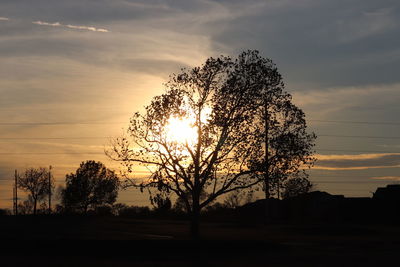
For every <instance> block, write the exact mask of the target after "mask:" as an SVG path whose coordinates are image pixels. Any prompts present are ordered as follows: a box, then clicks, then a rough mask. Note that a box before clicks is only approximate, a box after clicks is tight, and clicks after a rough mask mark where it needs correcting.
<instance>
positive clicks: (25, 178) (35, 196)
mask: <svg viewBox="0 0 400 267" xmlns="http://www.w3.org/2000/svg"><path fill="white" fill-rule="evenodd" d="M50 175H51V174H50V172H49V170H48V169H47V168H42V167H41V168H38V169H35V168H29V169H26V170H25V172H23V173H22V174H18V175H17V185H18V188H20V189H22V190H23V191H25V192H28V201H29V202H31V204H32V208H33V214H36V211H37V203H38V202H40V201H42V200H44V199H45V198H46V197H48V196H49V193H50V190H52V189H53V187H54V179H53V178H52V177H51V176H50ZM49 176H50V177H51V178H50V179H49ZM49 183H50V185H49Z"/></svg>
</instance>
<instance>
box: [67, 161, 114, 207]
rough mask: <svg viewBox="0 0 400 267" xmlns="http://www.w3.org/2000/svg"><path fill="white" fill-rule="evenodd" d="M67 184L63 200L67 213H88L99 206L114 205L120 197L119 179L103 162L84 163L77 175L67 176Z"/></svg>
mask: <svg viewBox="0 0 400 267" xmlns="http://www.w3.org/2000/svg"><path fill="white" fill-rule="evenodd" d="M65 183H66V187H65V189H63V190H62V192H61V198H62V204H63V206H64V207H65V209H66V211H72V212H83V213H87V211H88V209H95V208H96V207H97V206H102V205H112V204H113V203H114V202H115V200H116V198H117V196H118V189H119V179H118V177H117V175H116V174H115V173H114V171H112V170H109V169H107V168H106V166H104V165H103V164H102V163H101V162H96V161H92V160H88V161H86V162H82V163H81V165H80V167H79V168H78V169H77V170H76V172H75V173H71V174H67V175H66V178H65Z"/></svg>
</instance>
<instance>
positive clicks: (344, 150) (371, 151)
mask: <svg viewBox="0 0 400 267" xmlns="http://www.w3.org/2000/svg"><path fill="white" fill-rule="evenodd" d="M316 150H317V151H337V152H354V153H356V152H365V153H400V151H399V152H396V151H384V150H350V149H316Z"/></svg>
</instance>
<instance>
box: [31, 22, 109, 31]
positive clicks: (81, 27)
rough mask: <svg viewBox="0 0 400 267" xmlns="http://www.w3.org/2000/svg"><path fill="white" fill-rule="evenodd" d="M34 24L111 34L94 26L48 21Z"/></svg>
mask: <svg viewBox="0 0 400 267" xmlns="http://www.w3.org/2000/svg"><path fill="white" fill-rule="evenodd" d="M32 23H33V24H36V25H40V26H52V27H64V28H69V29H76V30H86V31H92V32H109V30H107V29H103V28H96V27H92V26H83V25H71V24H67V25H64V24H61V23H60V22H46V21H40V20H38V21H33V22H32Z"/></svg>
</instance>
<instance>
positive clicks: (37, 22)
mask: <svg viewBox="0 0 400 267" xmlns="http://www.w3.org/2000/svg"><path fill="white" fill-rule="evenodd" d="M32 23H33V24H36V25H43V26H54V27H58V26H62V25H61V24H60V23H59V22H54V23H50V22H45V21H40V20H38V21H34V22H32Z"/></svg>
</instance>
